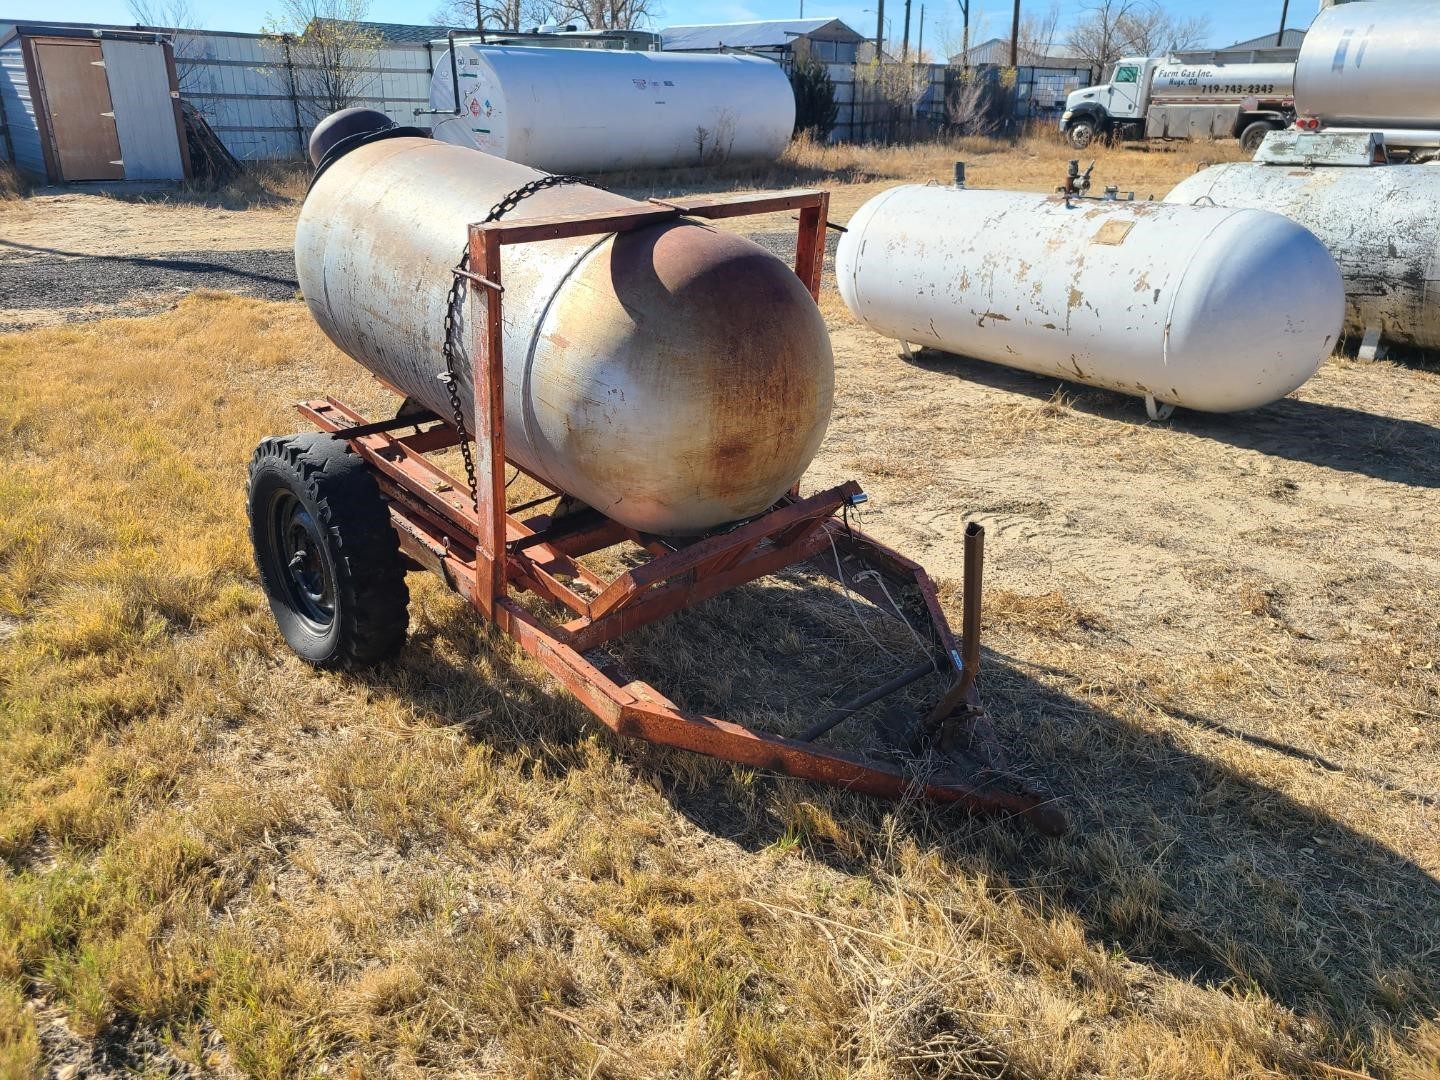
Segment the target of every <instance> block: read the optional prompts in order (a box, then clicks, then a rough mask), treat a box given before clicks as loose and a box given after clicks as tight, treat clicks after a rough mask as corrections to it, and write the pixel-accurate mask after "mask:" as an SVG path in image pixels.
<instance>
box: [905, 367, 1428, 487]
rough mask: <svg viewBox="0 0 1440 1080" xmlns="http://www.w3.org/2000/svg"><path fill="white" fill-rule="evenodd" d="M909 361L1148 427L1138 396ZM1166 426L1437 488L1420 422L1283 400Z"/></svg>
mask: <svg viewBox="0 0 1440 1080" xmlns="http://www.w3.org/2000/svg"><path fill="white" fill-rule="evenodd" d="M910 362H911V363H912V364H913V365H914V366H915V367H918V368H921V369H922V370H925V371H931V372H935V373H936V374H942V375H950V376H953V377H954V378H957V379H964V380H966V381H968V382H973V383H978V384H980V385H981V386H988V387H991V388H993V389H997V390H1007V391H1010V392H1012V393H1018V394H1025V395H1028V396H1029V397H1032V398H1037V399H1039V400H1042V401H1044V400H1049V399H1050V398H1053V397H1054V396H1055V394H1056V393H1057V392H1059V391H1065V392H1066V393H1073V394H1074V397H1073V399H1071V400H1070V402H1069V403H1070V406H1071V407H1072V408H1074V409H1076V410H1077V411H1079V412H1085V413H1090V414H1092V415H1095V416H1102V417H1105V418H1107V419H1111V420H1125V421H1138V422H1141V423H1144V422H1145V408H1144V405H1143V403H1142V402H1141V401H1140V399H1139V398H1133V397H1129V396H1127V395H1124V394H1116V393H1112V392H1110V391H1108V390H1100V389H1096V388H1095V387H1093V386H1081V385H1078V384H1075V383H1070V382H1066V381H1064V380H1062V379H1055V378H1051V377H1050V376H1048V375H1035V374H1032V373H1031V372H1028V371H1019V370H1017V369H1015V368H1008V367H1004V366H1002V365H1000V364H992V363H988V362H986V361H983V360H973V359H970V358H968V357H963V356H956V355H952V354H950V353H944V352H939V351H938V350H935V349H928V348H927V349H920V350H918V351H916V352H915V354H914V357H913V358H912V360H911V361H910ZM1166 423H1167V424H1169V425H1170V426H1172V427H1175V428H1179V429H1182V430H1184V431H1188V432H1191V433H1193V434H1195V435H1199V436H1201V437H1203V438H1207V439H1214V440H1216V441H1218V442H1224V443H1229V444H1230V445H1231V446H1235V447H1239V448H1241V449H1245V450H1255V451H1258V452H1259V453H1262V454H1269V455H1271V456H1274V457H1282V458H1286V459H1289V460H1291V461H1304V462H1308V463H1310V464H1312V465H1319V466H1322V467H1324V468H1327V469H1335V470H1337V471H1340V472H1349V473H1357V474H1359V475H1362V476H1370V477H1373V478H1375V479H1377V480H1388V481H1391V482H1393V483H1398V484H1408V485H1410V486H1412V487H1426V488H1440V426H1435V425H1431V424H1425V423H1421V422H1419V421H1416V420H1404V419H1397V418H1395V417H1389V416H1377V415H1375V414H1374V413H1367V412H1362V411H1361V410H1359V409H1350V408H1346V407H1345V406H1343V405H1326V404H1322V403H1320V402H1315V401H1300V400H1297V399H1295V398H1282V399H1281V400H1279V401H1276V402H1273V403H1272V404H1269V405H1266V406H1264V407H1262V408H1259V409H1250V410H1247V411H1245V412H1240V413H1202V412H1194V411H1191V410H1188V409H1177V410H1176V411H1175V415H1174V416H1173V417H1172V418H1171V419H1170V420H1168V421H1166Z"/></svg>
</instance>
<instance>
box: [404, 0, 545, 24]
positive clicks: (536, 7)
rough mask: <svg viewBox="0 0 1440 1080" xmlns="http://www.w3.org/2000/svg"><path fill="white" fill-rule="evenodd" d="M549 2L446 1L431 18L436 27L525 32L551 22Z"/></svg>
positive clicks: (512, 0)
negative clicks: (528, 28)
mask: <svg viewBox="0 0 1440 1080" xmlns="http://www.w3.org/2000/svg"><path fill="white" fill-rule="evenodd" d="M550 15H551V11H550V4H549V3H548V2H547V0H444V2H443V3H442V4H441V5H440V6H439V7H438V8H436V9H435V13H434V14H433V15H431V16H430V21H431V22H433V23H434V24H435V25H436V26H464V27H471V28H473V29H476V30H523V29H525V28H526V27H529V26H541V25H543V24H545V23H548V22H549V21H550Z"/></svg>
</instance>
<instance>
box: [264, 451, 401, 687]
mask: <svg viewBox="0 0 1440 1080" xmlns="http://www.w3.org/2000/svg"><path fill="white" fill-rule="evenodd" d="M248 509H249V514H250V542H251V544H252V545H253V546H254V548H255V567H256V569H257V570H259V572H260V583H261V585H262V586H263V587H264V589H265V595H266V598H267V599H268V600H269V601H270V610H271V611H272V612H274V614H275V621H276V623H278V624H279V626H280V633H281V635H282V636H283V637H284V638H285V643H286V644H287V645H289V646H290V648H291V649H293V650H294V651H295V653H296V654H297V655H298V656H300V657H301V658H302V659H304V660H307V661H309V662H310V663H311V664H314V665H315V666H316V667H319V668H328V669H347V670H353V669H356V668H363V667H368V666H370V665H372V664H375V663H378V662H379V661H381V660H383V659H385V658H386V657H387V656H390V655H391V654H392V653H394V652H395V651H396V650H397V649H399V648H400V646H401V644H403V643H404V641H405V629H406V624H407V622H408V613H407V609H408V607H409V603H410V591H409V589H408V588H406V585H405V566H404V563H403V562H402V561H401V556H400V545H399V542H398V540H397V539H396V537H395V530H394V529H392V528H391V526H390V512H389V510H388V509H387V507H386V505H385V500H384V499H383V498H382V497H381V495H380V489H379V488H378V487H376V485H375V480H374V478H373V477H371V475H370V473H369V472H368V471H367V469H366V467H365V463H364V462H363V461H362V460H361V459H360V458H359V457H358V456H357V455H356V454H355V453H354V452H353V451H351V449H350V447H349V446H348V444H346V443H345V442H343V441H341V440H336V439H332V438H330V437H329V436H328V435H321V434H310V435H290V436H285V437H280V438H270V439H265V440H264V441H263V442H261V443H260V445H259V446H258V447H257V448H256V450H255V456H254V457H253V458H252V459H251V461H250V489H249V507H248Z"/></svg>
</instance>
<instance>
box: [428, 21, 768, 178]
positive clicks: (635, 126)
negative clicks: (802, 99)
mask: <svg viewBox="0 0 1440 1080" xmlns="http://www.w3.org/2000/svg"><path fill="white" fill-rule="evenodd" d="M455 68H456V70H457V71H458V73H459V80H460V114H459V115H458V116H455V115H451V116H437V117H436V118H435V123H434V125H433V130H434V133H435V137H436V138H438V139H443V140H444V141H446V142H452V143H456V144H458V145H461V146H471V147H474V148H475V149H477V150H483V151H485V152H486V153H487V154H494V155H495V156H497V157H503V158H507V159H508V160H510V161H518V162H521V163H523V164H525V165H530V166H532V167H534V168H537V169H544V170H546V171H547V172H604V171H607V170H612V169H628V168H644V167H653V166H669V165H701V164H710V163H714V162H720V161H725V160H729V159H731V158H775V157H778V156H779V155H780V154H781V152H782V151H784V149H785V146H786V144H787V143H788V142H789V141H790V136H791V134H792V133H793V131H794V128H795V94H794V91H793V90H792V89H791V88H790V80H789V79H787V78H786V77H785V73H784V71H782V70H781V68H780V65H779V64H776V63H774V62H772V61H770V60H763V59H760V58H759V57H754V56H701V55H697V54H693V53H658V52H624V51H617V50H609V49H546V48H533V47H524V46H520V47H514V46H509V47H507V46H476V45H466V44H464V43H460V44H457V45H456V46H455ZM454 87H455V81H454V79H453V78H452V76H451V64H450V54H449V52H448V51H447V52H446V53H445V54H444V55H442V56H440V57H439V58H438V59H437V60H436V62H435V75H434V78H433V80H432V82H431V84H430V107H431V108H432V109H435V110H443V111H449V110H452V109H454V107H455V89H454Z"/></svg>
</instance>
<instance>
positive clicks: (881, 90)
mask: <svg viewBox="0 0 1440 1080" xmlns="http://www.w3.org/2000/svg"><path fill="white" fill-rule="evenodd" d="M855 83H856V85H855V90H856V94H857V99H858V100H860V101H863V102H865V103H866V104H867V105H868V106H870V109H867V111H869V112H872V116H871V117H870V120H871V125H870V126H871V128H872V130H871V132H870V134H871V135H872V136H873V135H875V134H876V133H877V132H876V131H875V130H874V128H876V127H878V126H880V124H883V125H884V128H885V137H886V139H888V140H889V141H894V140H895V139H896V138H899V137H905V138H908V137H910V136H912V135H913V134H914V128H915V112H916V109H917V107H918V106H919V104H920V100H921V98H923V97H924V96H925V91H926V90H927V89H928V88H929V86H930V65H929V64H928V63H926V62H924V61H923V60H921V59H919V58H918V57H912V58H911V59H908V60H900V61H896V60H892V61H889V62H888V63H878V62H876V61H874V60H871V61H870V62H869V63H868V64H857V65H856V66H855ZM875 107H878V109H879V111H880V112H882V113H883V118H882V119H881V120H880V122H879V123H876V122H875V118H874V116H873V111H874V109H875ZM902 128H903V132H902V131H901V129H902Z"/></svg>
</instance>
